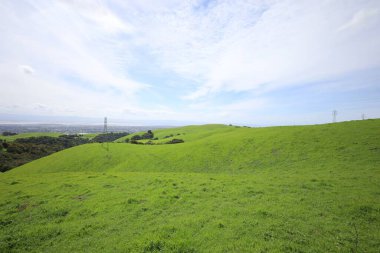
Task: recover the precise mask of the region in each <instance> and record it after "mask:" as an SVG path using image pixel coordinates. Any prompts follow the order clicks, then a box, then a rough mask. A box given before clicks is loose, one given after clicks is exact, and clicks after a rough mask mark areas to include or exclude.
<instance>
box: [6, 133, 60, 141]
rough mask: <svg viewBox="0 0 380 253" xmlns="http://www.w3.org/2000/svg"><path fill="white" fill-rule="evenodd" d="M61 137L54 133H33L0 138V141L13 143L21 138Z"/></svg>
mask: <svg viewBox="0 0 380 253" xmlns="http://www.w3.org/2000/svg"><path fill="white" fill-rule="evenodd" d="M60 135H62V133H54V132H34V133H20V134H16V135H11V136H0V139H2V140H6V141H14V140H16V139H21V138H30V137H39V136H50V137H58V136H60Z"/></svg>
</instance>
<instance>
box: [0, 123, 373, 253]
mask: <svg viewBox="0 0 380 253" xmlns="http://www.w3.org/2000/svg"><path fill="white" fill-rule="evenodd" d="M154 133H155V136H157V137H159V140H157V141H156V142H163V140H165V141H166V140H169V139H170V138H167V139H162V138H163V137H165V136H168V135H171V134H172V135H173V136H174V137H173V138H180V139H183V140H185V143H181V144H175V145H133V144H127V143H109V144H97V143H95V144H86V145H82V146H77V147H74V148H70V149H67V150H64V151H61V152H58V153H55V154H53V155H50V156H48V157H45V158H42V159H39V160H36V161H33V162H31V163H29V164H26V165H23V166H21V167H19V168H16V169H13V170H11V171H9V172H6V173H3V174H0V191H1V193H2V194H1V195H0V226H1V230H0V252H12V251H15V252H19V251H21V252H45V251H49V252H51V251H56V252H70V251H74V252H84V251H85V252H379V248H380V229H379V227H380V120H366V121H352V122H344V123H336V124H326V125H316V126H294V127H270V128H243V127H240V128H239V127H234V126H224V125H205V126H188V127H183V128H175V129H163V130H157V131H154ZM178 134H179V135H178ZM119 141H120V142H122V141H123V140H119Z"/></svg>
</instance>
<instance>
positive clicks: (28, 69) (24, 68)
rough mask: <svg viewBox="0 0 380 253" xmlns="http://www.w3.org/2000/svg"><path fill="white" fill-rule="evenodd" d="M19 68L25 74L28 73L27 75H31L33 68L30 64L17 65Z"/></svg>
mask: <svg viewBox="0 0 380 253" xmlns="http://www.w3.org/2000/svg"><path fill="white" fill-rule="evenodd" d="M19 68H20V69H21V71H22V72H24V73H25V74H28V75H33V74H34V69H33V68H32V67H31V66H28V65H19Z"/></svg>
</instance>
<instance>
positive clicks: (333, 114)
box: [332, 110, 338, 123]
mask: <svg viewBox="0 0 380 253" xmlns="http://www.w3.org/2000/svg"><path fill="white" fill-rule="evenodd" d="M336 115H338V111H337V110H334V111H333V112H332V116H333V123H335V122H336Z"/></svg>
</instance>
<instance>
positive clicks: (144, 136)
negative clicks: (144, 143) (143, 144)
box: [141, 130, 154, 140]
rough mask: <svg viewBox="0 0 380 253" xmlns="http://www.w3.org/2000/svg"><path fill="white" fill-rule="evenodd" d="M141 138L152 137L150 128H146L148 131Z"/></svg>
mask: <svg viewBox="0 0 380 253" xmlns="http://www.w3.org/2000/svg"><path fill="white" fill-rule="evenodd" d="M141 137H142V139H143V140H145V139H153V137H154V134H153V132H152V131H151V130H148V132H146V133H144V134H143V135H142V136H141Z"/></svg>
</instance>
